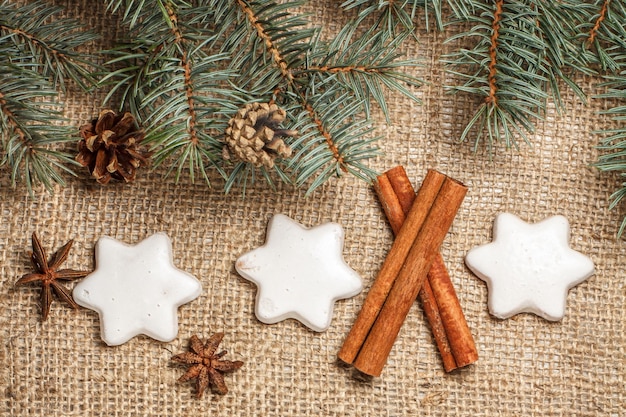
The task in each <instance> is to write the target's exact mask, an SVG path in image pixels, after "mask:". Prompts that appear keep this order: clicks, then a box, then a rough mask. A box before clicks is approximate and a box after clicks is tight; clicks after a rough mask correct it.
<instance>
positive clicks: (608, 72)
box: [579, 0, 626, 237]
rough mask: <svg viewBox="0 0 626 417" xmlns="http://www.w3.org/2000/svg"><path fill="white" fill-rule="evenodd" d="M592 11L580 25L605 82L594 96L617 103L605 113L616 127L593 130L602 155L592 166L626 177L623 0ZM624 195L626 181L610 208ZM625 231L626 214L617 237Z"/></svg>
mask: <svg viewBox="0 0 626 417" xmlns="http://www.w3.org/2000/svg"><path fill="white" fill-rule="evenodd" d="M593 6H594V12H593V14H590V17H589V18H588V20H587V21H586V22H585V23H583V24H581V25H580V26H579V30H580V31H581V33H582V34H583V35H584V36H583V37H582V39H583V45H582V46H583V48H584V49H585V50H586V51H587V50H589V51H591V52H592V53H593V58H594V59H593V60H592V62H593V63H594V64H596V65H598V66H599V67H600V70H601V71H602V72H603V76H604V78H605V80H606V82H605V83H603V84H602V85H600V88H605V89H606V92H605V93H603V94H600V95H598V96H597V97H596V98H598V99H603V100H611V101H613V102H616V104H615V105H614V106H613V107H611V108H609V109H608V110H607V111H605V112H603V113H604V114H606V115H608V116H609V117H611V118H612V119H613V120H614V121H615V122H616V123H617V127H615V128H611V129H606V130H602V131H598V132H595V133H597V134H599V135H601V136H602V140H601V143H600V145H599V146H598V148H599V149H600V151H601V155H600V156H599V157H598V160H597V161H596V163H595V166H596V167H597V168H598V169H600V170H601V171H608V172H616V173H618V174H619V176H620V177H622V178H626V27H625V26H624V22H625V21H626V3H624V2H623V1H620V0H613V1H610V0H604V1H599V2H596V3H594V5H593ZM625 197H626V181H625V182H623V183H622V185H621V188H619V189H618V190H616V191H615V192H614V193H613V194H612V195H611V196H610V200H611V204H610V206H609V207H610V208H611V209H613V208H616V207H617V206H618V205H620V203H622V202H623V201H625V200H624V198H625ZM624 231H626V215H625V216H624V219H623V220H622V223H621V225H620V227H619V229H618V233H617V234H618V237H621V236H622V235H623V234H624Z"/></svg>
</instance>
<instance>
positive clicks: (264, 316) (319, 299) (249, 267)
mask: <svg viewBox="0 0 626 417" xmlns="http://www.w3.org/2000/svg"><path fill="white" fill-rule="evenodd" d="M342 250H343V229H342V228H341V226H340V225H338V224H336V223H326V224H322V225H319V226H316V227H313V228H311V229H307V228H305V227H303V226H301V225H300V224H298V223H296V222H295V221H293V220H291V219H290V218H289V217H287V216H285V215H282V214H277V215H275V216H274V217H272V219H271V220H270V223H269V225H268V227H267V237H266V241H265V245H263V246H261V247H259V248H257V249H254V250H253V251H251V252H248V253H246V254H245V255H243V256H241V257H240V258H239V259H237V262H236V264H235V268H236V269H237V272H239V274H241V275H242V276H243V277H244V278H246V279H248V280H250V281H252V282H254V283H255V284H256V285H257V286H258V291H257V297H256V316H257V318H258V319H259V320H260V321H261V322H263V323H267V324H273V323H277V322H279V321H282V320H285V319H287V318H293V319H296V320H299V321H300V322H302V323H303V324H304V325H306V326H307V327H309V328H310V329H312V330H315V331H317V332H322V331H324V330H326V329H328V327H329V326H330V322H331V319H332V314H333V306H334V303H335V301H337V300H339V299H343V298H348V297H352V296H354V295H356V294H358V293H360V292H361V290H362V289H363V283H362V281H361V277H360V276H359V275H358V274H357V273H356V272H355V271H354V270H353V269H351V268H350V267H349V266H348V265H347V264H346V263H345V261H344V260H343V257H342V255H341V253H342Z"/></svg>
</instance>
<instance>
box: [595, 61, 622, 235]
mask: <svg viewBox="0 0 626 417" xmlns="http://www.w3.org/2000/svg"><path fill="white" fill-rule="evenodd" d="M625 52H626V51H625ZM625 56H626V54H625ZM625 60H626V59H625ZM621 67H622V68H624V69H623V70H622V72H621V73H620V74H619V75H617V76H613V77H611V78H610V81H609V82H608V83H607V84H606V87H607V92H606V93H604V94H602V95H601V96H599V98H603V99H613V100H617V103H618V104H617V105H616V106H614V107H612V108H610V109H609V110H607V111H606V112H604V113H605V114H607V115H609V116H610V117H611V118H613V120H615V121H616V122H617V123H618V127H616V128H613V129H608V130H604V131H600V132H597V133H598V134H601V135H602V136H603V139H602V142H601V144H600V145H599V146H598V148H599V149H600V150H601V152H602V154H601V155H600V156H599V157H598V161H597V162H596V163H595V166H596V167H597V168H598V169H600V170H601V171H609V172H617V173H618V174H619V175H620V176H621V177H622V178H624V179H625V180H624V182H623V183H622V186H621V188H620V189H618V190H617V191H615V192H614V193H613V194H612V195H611V197H610V198H611V204H610V206H609V208H611V209H612V208H615V207H617V206H618V205H619V203H620V202H622V201H626V200H624V198H625V197H626V62H621ZM625 230H626V216H624V219H623V220H622V223H621V225H620V227H619V231H618V236H622V234H623V233H624V231H625Z"/></svg>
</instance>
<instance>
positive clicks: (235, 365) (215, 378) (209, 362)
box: [172, 333, 243, 398]
mask: <svg viewBox="0 0 626 417" xmlns="http://www.w3.org/2000/svg"><path fill="white" fill-rule="evenodd" d="M223 337H224V333H215V334H214V335H213V336H211V337H210V338H209V340H207V341H206V343H202V341H201V340H200V339H199V338H198V336H196V335H193V336H191V338H190V339H189V352H183V353H179V354H178V355H174V356H172V360H173V361H174V362H178V363H182V364H185V365H191V367H190V368H189V369H188V370H187V372H185V374H184V375H183V376H181V377H180V378H179V379H178V382H185V381H188V380H190V379H196V391H197V392H196V395H197V397H198V398H201V397H202V394H203V393H204V390H205V389H206V388H207V387H208V386H209V384H210V385H211V386H213V388H214V389H215V392H217V393H218V394H222V395H224V394H226V393H227V392H228V388H227V387H226V383H225V382H224V376H223V374H224V373H226V372H232V371H235V370H237V369H239V368H241V366H242V365H243V362H241V361H234V362H233V361H227V360H222V357H223V356H224V355H226V351H225V350H223V351H221V352H220V353H217V354H216V353H215V352H216V351H217V347H218V346H219V344H220V343H221V342H222V338H223Z"/></svg>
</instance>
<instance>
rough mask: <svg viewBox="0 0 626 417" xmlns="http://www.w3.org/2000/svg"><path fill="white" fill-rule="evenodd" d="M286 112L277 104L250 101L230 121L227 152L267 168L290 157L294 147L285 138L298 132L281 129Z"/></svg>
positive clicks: (227, 154) (226, 153) (225, 148)
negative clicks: (278, 160) (280, 159)
mask: <svg viewBox="0 0 626 417" xmlns="http://www.w3.org/2000/svg"><path fill="white" fill-rule="evenodd" d="M286 115H287V114H286V113H285V111H284V110H283V109H281V108H279V107H278V106H277V105H276V104H273V103H272V104H268V103H248V104H246V106H245V107H243V108H241V109H239V111H238V112H237V114H236V115H235V116H234V117H233V118H232V119H230V121H229V122H228V128H227V129H226V132H225V133H226V146H225V147H224V155H225V157H226V159H228V158H230V152H232V153H233V154H234V156H235V157H236V158H237V159H240V160H242V161H245V162H250V163H251V164H253V165H255V166H257V167H261V166H264V167H266V168H268V169H270V168H273V167H274V160H275V159H276V158H279V157H280V158H289V157H290V156H291V148H290V147H289V146H288V145H287V144H286V143H285V142H284V140H283V138H285V137H287V136H295V135H297V132H296V131H293V130H285V129H281V128H280V124H281V123H282V122H283V121H284V120H285V117H286Z"/></svg>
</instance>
